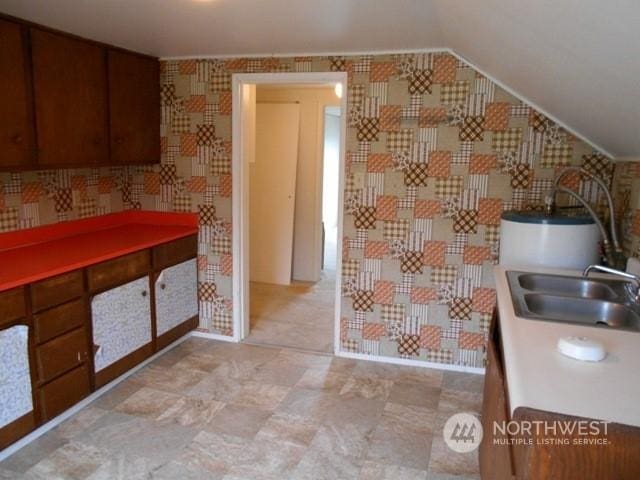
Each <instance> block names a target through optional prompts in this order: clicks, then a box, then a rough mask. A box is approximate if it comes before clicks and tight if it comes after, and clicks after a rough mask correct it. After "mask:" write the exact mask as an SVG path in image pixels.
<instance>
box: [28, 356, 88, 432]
mask: <svg viewBox="0 0 640 480" xmlns="http://www.w3.org/2000/svg"><path fill="white" fill-rule="evenodd" d="M90 389H91V387H90V385H89V368H88V367H87V365H86V364H84V365H81V366H80V367H78V368H76V369H75V370H72V371H70V372H69V373H67V374H65V375H63V376H61V377H59V378H56V379H55V380H54V381H53V382H50V383H47V384H46V385H45V386H43V387H41V388H40V389H39V390H38V396H39V398H40V406H41V408H42V415H43V419H44V420H49V419H51V418H53V417H55V416H56V415H58V414H59V413H61V412H63V411H64V410H66V409H67V408H69V407H71V406H73V405H75V404H76V403H78V402H79V401H80V400H82V399H83V398H84V397H86V396H87V395H89V392H90Z"/></svg>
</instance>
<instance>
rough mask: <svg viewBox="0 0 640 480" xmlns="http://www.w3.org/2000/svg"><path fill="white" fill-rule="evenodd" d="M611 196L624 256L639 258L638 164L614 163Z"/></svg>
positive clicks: (639, 197) (639, 166)
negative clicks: (612, 195)
mask: <svg viewBox="0 0 640 480" xmlns="http://www.w3.org/2000/svg"><path fill="white" fill-rule="evenodd" d="M613 194H614V203H615V206H616V216H617V220H618V229H619V232H620V237H621V241H622V242H623V246H624V251H625V254H626V255H627V256H632V257H636V258H640V162H637V161H633V162H616V170H615V175H614V181H613Z"/></svg>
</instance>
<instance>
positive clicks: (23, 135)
mask: <svg viewBox="0 0 640 480" xmlns="http://www.w3.org/2000/svg"><path fill="white" fill-rule="evenodd" d="M24 38H25V36H24V33H23V29H22V27H21V26H20V25H18V24H16V23H12V22H7V21H6V20H1V19H0V45H2V48H0V118H1V119H2V121H1V122H0V149H1V150H2V155H0V169H7V168H10V167H18V168H19V167H27V166H29V165H32V164H33V159H34V156H33V153H34V141H33V138H34V137H33V115H32V99H31V93H30V92H31V83H30V82H31V79H30V74H29V71H30V69H29V64H28V60H27V55H26V51H27V50H26V48H25V41H24Z"/></svg>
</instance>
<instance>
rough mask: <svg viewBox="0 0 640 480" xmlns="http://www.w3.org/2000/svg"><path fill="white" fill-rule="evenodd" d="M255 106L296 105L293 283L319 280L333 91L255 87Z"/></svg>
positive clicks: (336, 99) (338, 101) (333, 101)
mask: <svg viewBox="0 0 640 480" xmlns="http://www.w3.org/2000/svg"><path fill="white" fill-rule="evenodd" d="M256 97H257V101H258V102H299V103H300V136H299V146H298V175H297V180H296V207H295V216H294V238H293V275H292V276H293V279H294V280H300V281H307V282H316V281H318V280H319V279H320V277H319V273H320V271H319V267H320V263H321V254H322V205H321V203H322V191H321V190H322V152H323V143H324V134H323V130H324V128H323V124H324V107H325V106H327V105H340V99H339V98H338V97H336V95H335V92H334V90H333V88H328V87H326V88H308V87H307V88H286V87H277V88H276V87H272V86H264V85H258V86H257V95H256Z"/></svg>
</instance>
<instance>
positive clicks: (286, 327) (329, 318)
mask: <svg viewBox="0 0 640 480" xmlns="http://www.w3.org/2000/svg"><path fill="white" fill-rule="evenodd" d="M334 304H335V271H332V270H323V272H322V277H321V279H320V281H319V282H317V283H315V284H314V283H306V282H294V283H292V284H291V285H289V286H282V285H272V284H268V283H258V282H251V294H250V310H249V311H250V313H249V318H250V322H251V332H250V334H249V336H248V337H247V339H246V342H248V343H257V344H266V345H277V346H282V347H290V348H299V349H302V350H313V351H317V352H328V353H333V329H334V320H335V313H334Z"/></svg>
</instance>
